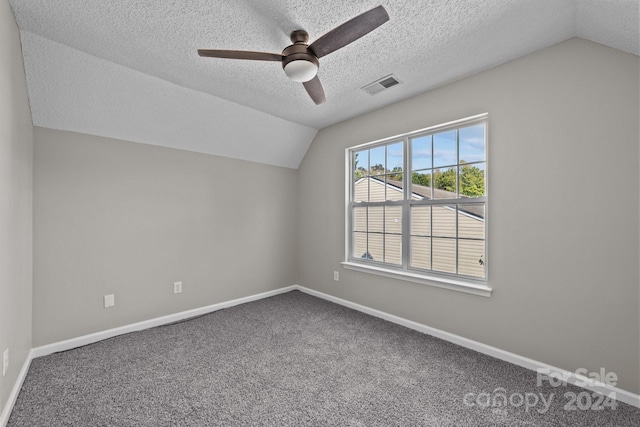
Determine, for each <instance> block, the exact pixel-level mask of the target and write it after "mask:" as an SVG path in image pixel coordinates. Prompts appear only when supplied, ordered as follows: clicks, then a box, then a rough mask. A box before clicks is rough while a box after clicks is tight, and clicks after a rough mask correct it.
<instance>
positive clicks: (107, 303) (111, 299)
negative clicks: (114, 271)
mask: <svg viewBox="0 0 640 427" xmlns="http://www.w3.org/2000/svg"><path fill="white" fill-rule="evenodd" d="M114 305H116V297H115V295H113V294H109V295H105V296H104V308H109V307H113V306H114Z"/></svg>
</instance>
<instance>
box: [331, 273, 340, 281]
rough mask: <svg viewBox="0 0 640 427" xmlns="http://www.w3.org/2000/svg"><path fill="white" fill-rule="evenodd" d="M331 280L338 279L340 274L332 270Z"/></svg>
mask: <svg viewBox="0 0 640 427" xmlns="http://www.w3.org/2000/svg"><path fill="white" fill-rule="evenodd" d="M333 280H335V281H336V282H337V281H339V280H340V274H339V273H338V272H337V271H334V272H333Z"/></svg>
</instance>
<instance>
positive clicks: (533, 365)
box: [0, 285, 640, 427]
mask: <svg viewBox="0 0 640 427" xmlns="http://www.w3.org/2000/svg"><path fill="white" fill-rule="evenodd" d="M294 290H298V291H301V292H304V293H306V294H309V295H312V296H315V297H318V298H322V299H324V300H327V301H331V302H334V303H336V304H340V305H343V306H345V307H349V308H352V309H354V310H357V311H360V312H362V313H366V314H369V315H371V316H374V317H378V318H381V319H384V320H387V321H389V322H392V323H396V324H398V325H401V326H404V327H406V328H409V329H413V330H416V331H418V332H422V333H424V334H427V335H432V336H434V337H437V338H441V339H443V340H445V341H449V342H452V343H454V344H458V345H460V346H462V347H466V348H469V349H471V350H475V351H477V352H479V353H482V354H486V355H488V356H492V357H495V358H497V359H500V360H504V361H506V362H509V363H513V364H514V365H518V366H522V367H523V368H527V369H531V370H533V371H536V370H537V369H545V370H547V371H548V372H551V373H554V374H558V375H559V376H561V377H563V378H567V382H569V383H571V384H575V385H578V386H581V387H583V388H585V389H587V390H590V391H594V392H597V393H601V394H604V395H609V394H610V393H614V394H613V396H615V399H616V400H618V401H620V402H624V403H627V404H629V405H632V406H635V407H638V408H640V395H638V394H635V393H631V392H629V391H626V390H623V389H620V388H617V387H613V386H610V385H607V384H602V383H594V382H593V381H591V380H590V379H588V378H585V377H584V376H581V375H577V374H575V373H572V372H568V371H566V370H564V369H560V368H556V367H554V366H550V365H547V364H545V363H542V362H538V361H536V360H533V359H529V358H527V357H524V356H520V355H517V354H514V353H510V352H508V351H504V350H501V349H499V348H496V347H492V346H490V345H486V344H483V343H481V342H478V341H474V340H470V339H467V338H464V337H461V336H459V335H455V334H451V333H449V332H445V331H442V330H440V329H436V328H432V327H429V326H426V325H423V324H421V323H417V322H414V321H412V320H408V319H404V318H402V317H399V316H395V315H393V314H389V313H385V312H384V311H380V310H376V309H373V308H369V307H366V306H364V305H360V304H357V303H354V302H351V301H347V300H345V299H342V298H338V297H334V296H332V295H329V294H325V293H322V292H319V291H315V290H313V289H309V288H306V287H304V286H300V285H292V286H287V287H284V288H279V289H275V290H272V291H268V292H263V293H260V294H256V295H250V296H247V297H244V298H238V299H234V300H231V301H226V302H221V303H218V304H213V305H209V306H206V307H200V308H196V309H193V310H187V311H182V312H180V313H175V314H170V315H168V316H162V317H157V318H155V319H150V320H145V321H142V322H138V323H133V324H130V325H125V326H121V327H118V328H113V329H108V330H106V331H101V332H96V333H93V334H89V335H84V336H81V337H77V338H72V339H68V340H64V341H60V342H57V343H52V344H48V345H44V346H41V347H36V348H33V349H32V350H31V351H30V352H29V354H28V356H27V359H26V360H25V362H24V364H23V366H22V369H21V370H20V374H19V375H18V378H17V380H16V383H15V384H14V386H13V389H12V390H11V394H10V395H9V400H8V401H7V403H6V405H5V407H4V409H3V411H2V416H1V417H0V427H5V425H6V424H7V422H8V421H9V415H10V414H11V411H12V410H13V406H14V404H15V402H16V399H17V398H18V393H19V392H20V389H21V388H22V384H23V382H24V380H25V378H26V376H27V372H28V370H29V366H30V365H31V361H32V360H33V359H34V358H36V357H41V356H46V355H49V354H52V353H56V352H59V351H65V350H70V349H73V348H77V347H82V346H84V345H87V344H92V343H94V342H98V341H102V340H104V339H107V338H112V337H115V336H118V335H122V334H127V333H130V332H135V331H140V330H143V329H149V328H153V327H156V326H161V325H166V324H169V323H173V322H177V321H180V320H184V319H188V318H190V317H195V316H200V315H203V314H207V313H212V312H214V311H217V310H221V309H224V308H229V307H233V306H235V305H239V304H244V303H247V302H252V301H257V300H260V299H263V298H268V297H272V296H275V295H279V294H283V293H286V292H290V291H294Z"/></svg>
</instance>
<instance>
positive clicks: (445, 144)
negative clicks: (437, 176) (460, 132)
mask: <svg viewBox="0 0 640 427" xmlns="http://www.w3.org/2000/svg"><path fill="white" fill-rule="evenodd" d="M456 145H457V144H456V130H455V129H454V130H450V131H446V132H440V133H436V134H434V135H433V167H434V168H437V167H438V166H449V165H455V164H456V163H458V153H457V151H456Z"/></svg>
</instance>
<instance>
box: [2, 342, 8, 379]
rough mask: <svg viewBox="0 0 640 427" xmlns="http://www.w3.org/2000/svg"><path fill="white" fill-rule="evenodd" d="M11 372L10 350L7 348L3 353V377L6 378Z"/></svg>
mask: <svg viewBox="0 0 640 427" xmlns="http://www.w3.org/2000/svg"><path fill="white" fill-rule="evenodd" d="M8 370H9V349H8V348H7V349H6V350H5V351H4V353H2V376H3V377H4V376H5V375H6V374H7V371H8Z"/></svg>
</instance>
